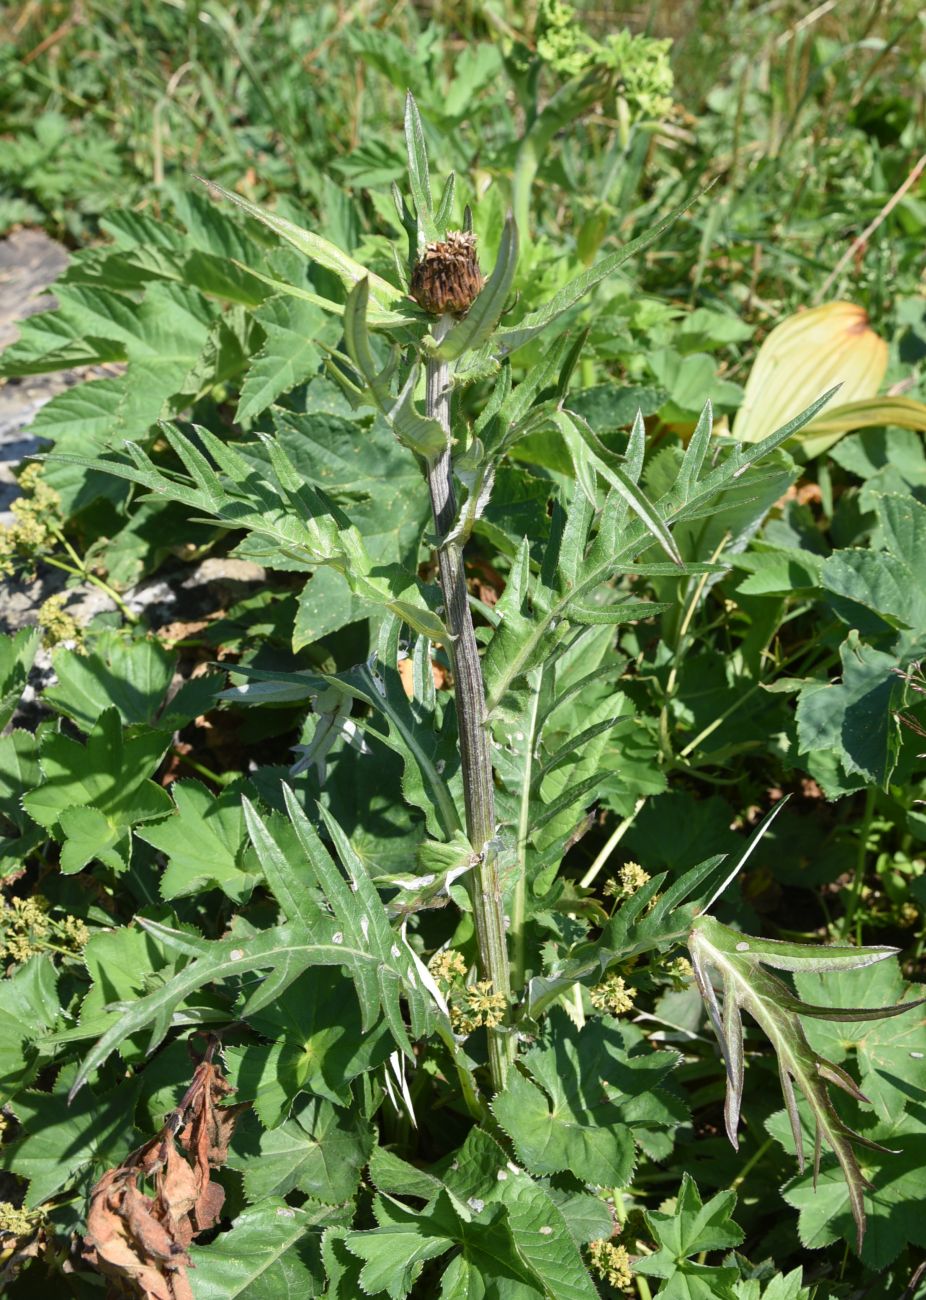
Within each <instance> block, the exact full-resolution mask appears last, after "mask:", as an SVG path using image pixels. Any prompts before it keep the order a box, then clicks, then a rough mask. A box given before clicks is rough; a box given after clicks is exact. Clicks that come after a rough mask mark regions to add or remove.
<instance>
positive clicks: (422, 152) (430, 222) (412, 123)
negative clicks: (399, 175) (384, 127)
mask: <svg viewBox="0 0 926 1300" xmlns="http://www.w3.org/2000/svg"><path fill="white" fill-rule="evenodd" d="M405 148H406V152H407V155H408V184H409V188H410V189H411V192H412V200H413V202H414V204H415V213H416V215H417V217H418V226H419V229H420V231H421V234H422V235H423V236H424V242H425V243H427V244H430V243H432V242H433V241H434V240H436V239H438V238H439V235H438V230H437V223H436V222H435V220H434V212H433V207H432V200H431V176H430V172H429V170H428V151H427V147H426V145H425V142H424V131H423V129H422V126H421V117H420V116H419V113H418V105H417V104H416V103H415V100H414V98H413V97H412V92H411V91H408V93H407V94H406V96H405Z"/></svg>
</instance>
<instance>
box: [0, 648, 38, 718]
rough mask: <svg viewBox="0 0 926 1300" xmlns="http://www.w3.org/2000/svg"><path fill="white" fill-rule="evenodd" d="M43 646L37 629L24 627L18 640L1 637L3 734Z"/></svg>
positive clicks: (0, 716) (0, 675)
mask: <svg viewBox="0 0 926 1300" xmlns="http://www.w3.org/2000/svg"><path fill="white" fill-rule="evenodd" d="M41 643H42V636H41V632H40V631H39V629H38V628H29V627H24V628H23V629H22V630H21V631H20V632H17V633H16V635H15V636H0V731H2V729H3V728H4V727H5V726H6V725H7V723H8V722H9V720H10V718H12V716H13V714H14V713H15V712H16V707H17V705H18V704H19V701H20V699H21V698H22V693H23V689H24V687H25V685H26V681H27V680H28V677H29V669H30V668H31V667H32V663H33V660H34V659H35V656H36V652H37V651H38V648H39V646H40V645H41Z"/></svg>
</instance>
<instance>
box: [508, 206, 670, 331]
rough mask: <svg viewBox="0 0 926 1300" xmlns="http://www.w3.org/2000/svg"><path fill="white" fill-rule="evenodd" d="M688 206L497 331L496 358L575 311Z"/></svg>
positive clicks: (663, 219) (666, 217)
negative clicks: (558, 318)
mask: <svg viewBox="0 0 926 1300" xmlns="http://www.w3.org/2000/svg"><path fill="white" fill-rule="evenodd" d="M689 206H690V205H689V204H687V203H686V204H683V205H682V206H681V207H679V208H676V209H675V210H674V211H672V212H670V213H669V214H668V216H665V217H663V218H662V219H661V220H660V221H657V222H656V224H655V225H654V226H653V227H652V229H650V230H648V231H647V232H646V234H645V235H641V236H640V238H639V239H633V240H631V242H630V243H629V244H625V245H624V247H623V248H622V249H620V251H619V252H617V253H612V254H611V255H610V257H605V258H603V259H602V260H601V261H600V262H599V263H598V264H597V266H593V267H592V268H591V269H590V270H588V271H583V272H582V274H581V275H578V276H576V278H575V279H574V280H570V281H569V283H568V284H567V285H565V286H564V287H563V288H562V289H560V290H559V292H558V293H556V294H554V296H553V297H552V298H551V299H550V300H549V302H547V303H545V304H544V306H543V307H540V308H539V309H538V310H537V311H534V312H530V313H528V315H527V316H525V317H524V318H523V320H521V321H520V322H519V323H518V324H517V325H513V326H510V327H508V328H505V329H500V330H498V331H497V333H496V335H495V342H496V347H497V351H498V354H499V355H500V356H507V355H508V354H509V353H511V352H514V351H515V350H516V349H517V348H520V347H523V346H524V344H525V343H527V342H529V341H530V339H532V338H534V337H535V335H537V334H539V333H540V332H541V331H542V330H545V329H546V328H547V326H548V325H549V324H551V322H553V321H555V320H556V319H557V317H558V316H562V315H563V314H564V312H567V311H569V309H570V307H574V306H575V304H576V303H577V302H580V301H581V300H582V298H584V297H585V295H586V294H587V293H590V292H591V290H592V289H594V288H595V286H596V285H598V284H601V282H602V280H606V279H607V278H608V276H610V275H613V274H614V272H615V271H616V270H617V269H618V267H620V266H623V264H624V262H626V261H629V259H630V258H631V257H633V256H634V255H635V254H637V253H639V252H642V250H643V249H644V248H646V247H648V245H650V244H651V243H653V241H654V240H656V239H658V238H659V236H660V235H661V234H662V232H663V231H664V230H667V229H668V228H669V226H671V225H672V224H673V222H675V221H677V220H678V218H679V217H680V216H681V215H682V213H683V212H685V211H686V210H687V208H688V207H689Z"/></svg>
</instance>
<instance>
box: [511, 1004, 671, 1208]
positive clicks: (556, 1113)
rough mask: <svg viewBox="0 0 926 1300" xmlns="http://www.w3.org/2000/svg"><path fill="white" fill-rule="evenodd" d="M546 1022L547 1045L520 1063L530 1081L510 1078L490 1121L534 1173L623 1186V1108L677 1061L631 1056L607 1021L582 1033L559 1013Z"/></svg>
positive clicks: (626, 1137) (628, 1150) (630, 1153)
mask: <svg viewBox="0 0 926 1300" xmlns="http://www.w3.org/2000/svg"><path fill="white" fill-rule="evenodd" d="M548 1024H549V1027H550V1036H551V1040H552V1041H551V1042H550V1043H549V1044H548V1045H545V1046H543V1047H535V1048H532V1049H531V1050H530V1051H529V1052H527V1053H525V1055H524V1056H522V1057H520V1058H519V1064H521V1065H523V1067H524V1069H525V1070H526V1071H527V1072H528V1074H529V1075H530V1078H529V1079H528V1078H525V1077H524V1075H522V1074H521V1073H520V1072H519V1071H516V1070H513V1071H512V1072H511V1073H510V1074H509V1077H508V1083H507V1085H506V1087H505V1088H504V1090H503V1091H502V1092H500V1093H499V1094H498V1095H497V1096H496V1098H495V1101H494V1102H493V1105H492V1109H493V1111H494V1113H495V1117H496V1119H497V1120H498V1122H499V1123H500V1124H501V1126H502V1128H503V1129H504V1130H505V1132H506V1133H508V1135H509V1136H510V1137H511V1139H512V1141H513V1142H514V1145H515V1149H516V1150H517V1153H518V1156H519V1157H520V1159H521V1160H522V1161H523V1162H524V1164H525V1165H526V1166H527V1168H528V1169H529V1170H530V1171H531V1173H534V1174H554V1173H561V1172H563V1171H565V1170H571V1171H572V1172H573V1173H574V1174H576V1175H577V1176H578V1177H579V1178H581V1179H582V1181H583V1182H586V1183H590V1184H593V1185H596V1186H601V1187H626V1186H627V1184H628V1183H629V1181H630V1178H631V1176H632V1173H633V1165H634V1147H633V1133H632V1131H631V1129H630V1127H629V1126H628V1124H627V1123H625V1122H624V1113H623V1110H624V1106H625V1104H626V1103H627V1102H628V1101H629V1100H630V1099H631V1098H633V1097H637V1096H639V1095H641V1094H642V1093H644V1092H648V1091H650V1090H651V1089H652V1088H653V1087H654V1086H656V1085H657V1084H658V1083H659V1081H660V1080H661V1079H663V1078H664V1077H665V1075H666V1074H667V1073H668V1072H669V1071H670V1070H672V1069H673V1068H674V1066H675V1064H676V1061H677V1058H676V1057H675V1055H674V1054H673V1053H670V1052H662V1053H658V1054H654V1055H651V1056H649V1057H639V1058H638V1057H631V1056H628V1055H627V1054H626V1052H625V1051H624V1050H623V1040H622V1039H621V1036H620V1033H619V1031H618V1030H617V1029H616V1028H615V1027H614V1026H613V1025H611V1024H609V1023H608V1022H607V1021H605V1020H604V1019H596V1020H594V1021H592V1022H590V1023H589V1024H587V1025H586V1026H585V1028H584V1029H582V1030H581V1031H580V1030H576V1029H575V1027H574V1025H573V1024H572V1022H571V1021H570V1020H569V1019H568V1017H567V1016H566V1015H565V1013H564V1012H562V1011H559V1010H558V1011H554V1012H553V1013H551V1015H550V1017H549V1019H548ZM602 1080H606V1081H607V1084H608V1086H607V1088H603V1087H602V1086H601V1083H602Z"/></svg>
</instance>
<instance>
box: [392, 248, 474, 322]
mask: <svg viewBox="0 0 926 1300" xmlns="http://www.w3.org/2000/svg"><path fill="white" fill-rule="evenodd" d="M483 283H484V281H483V277H482V272H481V271H480V269H479V261H478V259H477V257H476V236H475V235H474V234H472V232H471V231H464V230H451V231H448V233H447V238H446V239H445V240H438V241H436V242H435V243H432V244H427V245H426V247H425V250H424V253H423V254H422V256H421V257H420V258H419V260H418V261H417V262H416V263H415V269H414V270H413V271H412V282H411V288H410V290H409V293H410V294H411V296H412V298H414V300H415V302H416V303H417V304H418V306H419V307H423V308H424V310H425V311H427V312H430V313H431V315H432V316H444V315H446V314H447V313H449V314H450V315H451V316H465V315H466V313H467V312H468V311H469V309H470V307H471V306H472V305H473V301H474V300H475V298H476V295H477V294H478V293H479V291H480V290H481V289H482V286H483Z"/></svg>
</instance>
